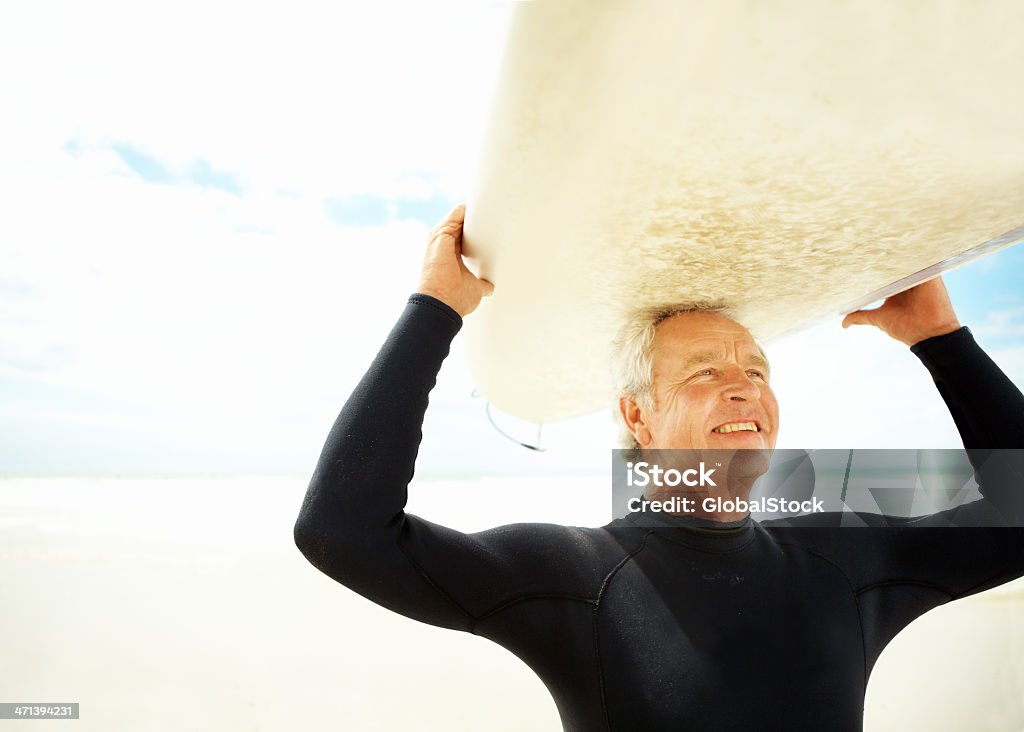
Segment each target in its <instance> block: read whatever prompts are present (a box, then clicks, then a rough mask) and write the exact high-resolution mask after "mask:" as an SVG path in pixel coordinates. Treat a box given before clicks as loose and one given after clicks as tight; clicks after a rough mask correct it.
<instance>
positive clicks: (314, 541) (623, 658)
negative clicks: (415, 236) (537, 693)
mask: <svg viewBox="0 0 1024 732" xmlns="http://www.w3.org/2000/svg"><path fill="white" fill-rule="evenodd" d="M464 214H465V210H464V207H463V206H459V207H456V208H455V209H454V210H453V211H452V212H451V213H450V214H449V215H448V217H447V218H446V220H445V221H444V222H443V223H442V224H441V225H440V226H439V227H437V228H436V229H435V230H434V231H433V232H432V235H431V241H430V244H429V246H428V250H427V254H426V259H425V262H424V266H423V274H422V279H421V281H420V286H419V288H418V292H417V293H416V294H413V295H412V296H411V297H410V299H409V304H408V305H407V307H406V310H405V311H404V313H403V314H402V316H401V318H400V320H399V322H398V323H397V324H396V326H395V328H394V329H393V330H392V332H391V335H390V336H389V338H388V339H387V341H386V342H385V344H384V346H383V347H382V349H381V350H380V352H379V353H378V354H377V357H376V358H375V359H374V362H373V364H372V365H371V366H370V368H369V370H368V371H367V373H366V375H365V376H364V378H363V380H362V381H361V382H360V383H359V385H358V386H357V387H356V389H355V391H354V392H353V394H352V396H351V397H350V398H349V400H348V402H347V403H346V405H345V407H344V409H343V410H342V412H341V414H340V416H339V417H338V419H337V421H336V422H335V424H334V426H333V428H332V430H331V432H330V435H329V436H328V438H327V442H326V444H325V446H324V450H323V453H322V455H321V457H320V460H319V462H318V464H317V468H316V471H315V473H314V475H313V478H312V480H311V482H310V485H309V490H308V492H307V494H306V498H305V501H304V503H303V506H302V509H301V512H300V515H299V518H298V521H297V522H296V525H295V541H296V544H297V545H298V547H299V548H300V550H301V551H302V552H303V554H304V555H305V556H306V557H307V558H308V559H309V561H310V562H311V563H312V564H313V565H315V566H316V567H317V568H319V569H320V570H321V571H323V572H324V573H325V574H327V575H329V576H330V577H332V578H334V579H335V580H337V581H338V582H341V583H342V584H344V585H346V586H348V587H350V588H351V589H353V590H355V591H356V592H358V593H360V594H362V595H364V596H365V597H368V598H370V599H371V600H373V601H374V602H377V603H378V604H380V605H383V606H384V607H387V608H389V609H391V610H394V611H396V612H399V613H402V614H403V615H406V616H408V617H411V618H414V619H417V620H421V621H423V622H426V623H431V624H434V625H438V626H442V627H446V628H453V629H458V630H464V631H468V632H472V633H475V634H477V635H480V636H483V637H486V638H489V639H491V640H494V641H495V642H497V643H499V644H501V645H502V646H504V647H505V648H507V649H509V650H511V651H512V652H513V653H515V654H516V655H518V656H519V657H520V658H521V659H522V660H523V661H525V662H526V663H527V664H529V665H530V666H531V667H532V668H533V669H534V671H535V672H536V673H537V674H538V675H539V676H540V678H541V679H542V680H543V681H544V683H545V684H546V685H547V687H548V689H549V690H550V691H551V693H552V695H553V697H554V699H555V703H556V706H557V708H558V711H559V714H560V716H561V720H562V724H563V727H564V729H566V730H630V731H633V730H680V729H687V730H709V729H714V730H719V729H721V730H770V729H786V730H793V729H830V730H834V729H839V730H858V729H861V723H862V712H863V701H864V692H865V689H866V686H867V681H868V675H869V673H870V671H871V667H872V665H873V663H874V662H875V660H876V659H877V658H878V655H879V653H880V652H881V650H882V649H883V648H884V646H885V645H886V643H888V641H889V640H891V639H892V638H893V637H894V636H895V635H896V633H897V632H899V630H901V629H902V628H903V627H905V626H906V625H907V624H909V623H910V622H911V621H912V620H913V619H914V618H916V617H918V616H920V615H921V614H923V613H924V612H926V611H928V610H929V609H931V608H933V607H936V606H937V605H941V604H943V603H945V602H948V601H949V600H951V599H956V598H959V597H964V596H967V595H970V594H973V593H976V592H980V591H982V590H985V589H988V588H990V587H994V586H997V585H999V584H1002V583H1004V582H1007V581H1009V580H1011V579H1013V578H1016V577H1019V576H1021V575H1024V536H1022V533H1021V531H1019V530H1017V529H1013V528H958V529H948V528H930V527H929V524H928V519H929V518H930V517H926V518H925V520H923V525H922V526H920V527H914V528H900V529H894V528H891V527H886V526H885V525H884V524H885V523H886V517H884V516H877V517H874V518H870V517H868V518H867V519H866V520H870V521H874V522H875V523H877V524H878V527H877V528H862V529H856V530H849V529H846V530H844V529H838V528H837V529H823V530H822V529H809V528H806V527H799V526H778V527H767V526H764V525H762V524H760V523H758V522H755V521H753V520H751V518H750V516H749V515H746V514H745V515H742V516H735V515H711V516H705V517H692V516H672V515H664V514H654V515H651V516H647V517H646V521H647V523H648V525H646V526H645V525H640V524H639V523H638V522H637V521H633V520H631V519H632V517H630V518H627V519H622V520H616V521H613V522H612V523H610V524H608V525H607V526H604V527H601V528H579V527H566V526H555V525H549V524H521V525H512V526H504V527H499V528H495V529H491V530H488V531H483V532H480V533H476V534H462V533H460V532H457V531H453V530H451V529H448V528H445V527H443V526H439V525H437V524H433V523H431V522H429V521H425V520H423V519H420V518H418V517H415V516H411V515H408V514H406V513H405V512H404V507H405V502H406V486H407V485H408V483H409V481H410V480H411V478H412V475H413V469H414V462H415V458H416V452H417V450H418V447H419V441H420V439H421V432H420V428H421V426H422V421H423V416H424V412H425V410H426V407H427V397H428V394H429V392H430V390H431V388H432V387H433V385H434V382H435V379H436V374H437V372H438V370H439V369H440V366H441V363H442V361H443V360H444V358H445V357H446V355H447V353H448V349H449V344H450V342H451V340H452V338H454V336H455V334H456V333H457V332H458V330H459V328H460V327H461V322H462V318H463V317H465V316H467V315H469V314H470V313H471V312H472V311H473V310H474V309H475V308H476V307H477V306H478V304H479V302H480V300H481V298H482V297H483V296H485V295H487V294H489V293H490V292H491V291H492V289H493V288H492V285H491V284H490V283H488V282H485V281H482V280H479V279H477V278H476V277H475V276H474V275H473V274H472V272H470V271H469V269H468V268H467V267H466V266H465V264H464V263H463V261H462V258H461V232H462V223H463V220H464ZM851 323H872V324H874V325H876V326H877V327H880V328H882V329H883V330H884V331H886V332H887V333H889V334H890V335H893V336H894V337H896V338H898V339H899V340H901V341H903V342H904V343H908V344H913V350H914V352H915V353H916V354H917V355H918V357H919V358H921V360H922V361H923V362H924V363H925V365H926V366H927V367H928V369H929V370H930V371H931V373H932V375H933V377H934V378H935V380H936V383H937V384H938V386H939V390H940V393H941V394H942V395H943V397H944V398H945V399H946V401H947V403H948V404H949V405H950V407H951V409H952V411H953V415H954V418H955V419H956V423H957V426H958V428H959V429H960V432H961V435H962V436H963V437H964V441H965V444H966V446H967V447H969V448H985V449H990V448H1005V447H1016V446H1018V445H1019V444H1020V443H1021V441H1022V438H1024V416H1022V415H1024V397H1022V396H1021V394H1020V391H1019V390H1017V389H1016V387H1014V386H1013V384H1012V383H1011V382H1010V381H1009V380H1008V379H1007V378H1006V377H1005V376H1004V375H1003V374H1002V373H1001V372H1000V371H999V369H998V368H997V367H996V366H995V365H994V364H993V363H992V362H991V361H990V360H989V359H988V357H987V356H986V355H985V354H984V353H983V352H982V351H981V350H980V348H978V346H977V345H976V344H975V343H974V341H973V339H972V337H971V336H970V333H969V332H968V331H966V329H960V328H959V323H958V322H956V318H955V315H953V311H952V308H951V307H949V306H948V298H946V297H945V291H944V289H941V283H938V282H936V283H935V284H931V283H929V284H927V285H926V286H921V287H920V288H915V290H913V291H910V292H908V293H904V294H903V295H899V296H896V297H894V298H890V299H889V300H888V301H887V302H886V304H885V305H884V306H883V307H882V308H880V309H878V310H876V311H870V312H861V313H855V314H853V315H851V316H849V317H848V318H847V320H846V321H844V325H849V324H851ZM655 331H656V332H655V333H654V334H653V335H652V340H653V371H652V382H651V384H650V387H651V389H652V390H653V391H652V394H651V396H652V400H651V401H647V400H645V398H644V397H643V396H642V394H641V391H642V390H641V391H637V392H635V393H633V394H632V395H629V394H627V395H624V397H623V400H622V402H621V407H622V412H623V416H624V420H625V423H626V424H627V425H628V427H629V429H630V432H631V434H632V435H634V437H635V438H636V440H637V442H638V443H639V444H640V445H641V446H645V447H651V446H660V447H674V448H701V447H703V446H709V447H721V446H726V447H735V446H737V445H742V446H748V447H749V446H754V447H763V448H766V449H770V448H772V447H774V444H775V435H776V433H777V429H778V411H777V406H776V404H775V401H774V397H773V396H772V393H771V388H770V386H769V383H768V378H767V364H765V363H761V362H760V360H759V359H762V358H763V357H762V355H761V354H760V351H759V349H757V348H756V344H754V343H753V340H752V339H751V338H750V335H749V333H747V332H746V331H745V330H744V329H743V328H742V327H741V326H739V324H737V323H734V322H732V321H730V320H728V319H727V318H724V317H723V316H721V315H720V314H710V313H701V314H688V315H680V316H675V317H671V318H668V319H666V320H664V321H663V322H661V323H658V324H656V326H655ZM691 361H692V363H691ZM683 366H687V368H683ZM751 422H752V423H754V426H755V428H756V429H755V430H753V431H751V430H735V431H723V429H722V426H723V425H727V424H734V425H735V424H746V423H751ZM1008 488H1012V489H1015V490H1009V489H1008ZM982 492H983V494H984V495H985V499H984V500H981V501H978V502H977V504H978V507H977V508H976V509H974V513H973V514H972V515H971V517H970V518H972V519H974V520H976V521H977V522H978V523H981V524H984V525H989V526H990V525H992V524H993V523H995V524H999V523H1001V522H1007V523H1009V522H1013V523H1015V524H1016V525H1020V523H1021V521H1022V515H1021V513H1022V510H1021V499H1020V496H1019V493H1021V492H1024V490H1022V486H1021V485H1020V484H1019V482H1018V483H1017V484H1015V485H1013V486H1007V485H1003V484H1000V485H996V486H983V488H982ZM972 506H973V504H972ZM945 518H946V517H943V520H942V521H939V522H937V525H941V524H942V523H945ZM792 521H797V522H798V519H793V520H792ZM397 652H398V649H396V653H397Z"/></svg>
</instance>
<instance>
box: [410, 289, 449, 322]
mask: <svg viewBox="0 0 1024 732" xmlns="http://www.w3.org/2000/svg"><path fill="white" fill-rule="evenodd" d="M409 302H410V303H415V304H418V305H426V306H427V307H428V308H432V309H434V310H436V311H437V312H439V313H441V314H442V315H444V317H445V318H447V319H448V320H449V321H451V322H452V323H455V324H456V325H462V321H461V319H460V320H456V319H455V316H453V315H452V313H451V312H449V311H448V310H445V309H444V308H443V307H441V306H440V305H438V304H437V303H433V302H431V301H430V300H424V299H421V298H418V297H415V295H411V296H410V297H409ZM453 312H454V308H453Z"/></svg>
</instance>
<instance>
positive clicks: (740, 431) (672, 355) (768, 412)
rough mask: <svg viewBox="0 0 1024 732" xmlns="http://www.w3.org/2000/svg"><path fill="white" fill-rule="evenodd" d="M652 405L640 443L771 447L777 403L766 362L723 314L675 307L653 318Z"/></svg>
mask: <svg viewBox="0 0 1024 732" xmlns="http://www.w3.org/2000/svg"><path fill="white" fill-rule="evenodd" d="M654 404H655V411H654V413H653V414H651V415H648V419H647V426H648V429H649V430H650V436H651V442H650V443H649V444H647V445H645V447H649V448H671V449H685V448H691V449H735V448H752V449H756V448H762V449H768V450H772V449H774V447H775V440H776V437H777V434H778V425H779V407H778V404H777V403H776V401H775V394H774V393H773V392H772V390H771V387H770V386H768V364H767V362H766V361H765V360H764V356H763V355H762V353H761V349H760V348H758V345H757V343H756V342H755V341H754V338H753V336H751V335H750V333H749V332H748V331H747V329H746V328H744V327H743V326H742V325H740V324H739V323H737V322H735V321H733V320H731V319H729V318H727V317H725V316H723V315H718V314H716V313H682V314H680V315H675V316H672V317H670V318H667V319H665V320H663V321H662V322H661V323H659V324H658V327H657V329H656V331H655V336H654ZM751 426H753V427H754V428H755V429H753V430H751V429H749V428H750V427H751Z"/></svg>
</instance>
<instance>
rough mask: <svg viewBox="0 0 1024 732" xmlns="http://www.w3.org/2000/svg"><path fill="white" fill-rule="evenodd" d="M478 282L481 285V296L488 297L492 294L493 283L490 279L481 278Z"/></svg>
mask: <svg viewBox="0 0 1024 732" xmlns="http://www.w3.org/2000/svg"><path fill="white" fill-rule="evenodd" d="M480 284H481V285H483V296H484V297H489V296H490V295H492V294H494V283H493V282H491V281H490V280H484V279H481V280H480Z"/></svg>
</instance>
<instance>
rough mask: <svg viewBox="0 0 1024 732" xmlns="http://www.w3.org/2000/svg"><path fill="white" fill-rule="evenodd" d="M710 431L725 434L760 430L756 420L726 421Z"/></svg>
mask: <svg viewBox="0 0 1024 732" xmlns="http://www.w3.org/2000/svg"><path fill="white" fill-rule="evenodd" d="M711 431H712V432H717V433H719V434H725V433H727V432H744V431H746V432H760V431H761V427H760V425H758V424H757V422H726V423H725V424H723V425H719V426H718V427H715V428H714V429H713V430H711Z"/></svg>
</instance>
